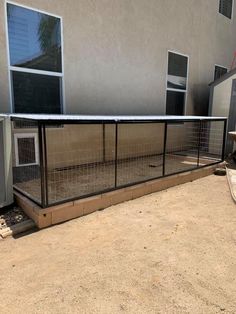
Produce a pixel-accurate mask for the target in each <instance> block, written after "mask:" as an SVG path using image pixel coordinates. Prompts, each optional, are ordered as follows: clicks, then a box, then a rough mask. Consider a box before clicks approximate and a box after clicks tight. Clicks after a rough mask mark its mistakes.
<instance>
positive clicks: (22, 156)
mask: <svg viewBox="0 0 236 314" xmlns="http://www.w3.org/2000/svg"><path fill="white" fill-rule="evenodd" d="M17 144H18V157H19V164H20V165H26V164H35V163H36V160H35V143H34V137H26V138H18V139H17Z"/></svg>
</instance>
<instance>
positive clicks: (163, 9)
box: [0, 0, 236, 114]
mask: <svg viewBox="0 0 236 314" xmlns="http://www.w3.org/2000/svg"><path fill="white" fill-rule="evenodd" d="M15 2H16V3H19V4H24V5H27V6H31V7H33V8H35V9H37V8H38V9H41V10H45V11H47V12H49V13H53V14H57V15H60V16H62V17H63V25H64V32H63V33H64V66H65V94H64V98H65V113H80V114H85V113H89V114H98V113H100V114H164V113H165V95H166V90H165V88H166V71H167V51H168V49H170V50H174V51H177V52H180V53H183V54H187V55H189V58H190V59H189V61H190V64H189V86H188V91H189V92H188V97H187V106H186V114H206V113H207V102H208V87H207V85H208V83H209V82H210V81H212V80H213V74H214V64H220V65H223V66H226V67H229V66H230V63H231V60H232V55H233V51H234V49H235V31H236V25H235V19H233V20H232V21H231V20H229V19H227V18H226V17H224V16H222V15H220V14H219V13H218V2H219V1H218V0H209V1H205V0H181V1H180V0H159V1H157V0H148V1H144V0H96V1H95V0H67V1H64V0H15ZM0 17H2V18H0V26H1V27H0V55H1V58H0V69H1V71H0V82H1V84H0V111H2V112H9V111H10V110H11V107H10V100H9V86H8V71H7V58H6V39H5V17H4V1H3V0H1V2H0Z"/></svg>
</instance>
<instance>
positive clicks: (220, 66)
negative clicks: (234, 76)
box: [213, 64, 228, 82]
mask: <svg viewBox="0 0 236 314" xmlns="http://www.w3.org/2000/svg"><path fill="white" fill-rule="evenodd" d="M216 67H219V68H222V69H225V70H227V72H226V73H228V68H227V67H225V66H223V65H220V64H215V65H214V72H213V82H214V81H215V80H218V79H219V78H218V79H215V71H216Z"/></svg>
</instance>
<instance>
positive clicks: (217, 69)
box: [214, 65, 227, 80]
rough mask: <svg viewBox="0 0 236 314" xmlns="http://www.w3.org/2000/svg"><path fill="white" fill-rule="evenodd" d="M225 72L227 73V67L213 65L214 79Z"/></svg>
mask: <svg viewBox="0 0 236 314" xmlns="http://www.w3.org/2000/svg"><path fill="white" fill-rule="evenodd" d="M225 73H227V69H226V68H223V67H220V66H217V65H216V66H215V76H214V80H217V79H218V78H220V77H221V76H222V75H224V74H225Z"/></svg>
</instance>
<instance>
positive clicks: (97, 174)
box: [15, 153, 215, 204]
mask: <svg viewBox="0 0 236 314" xmlns="http://www.w3.org/2000/svg"><path fill="white" fill-rule="evenodd" d="M212 162H215V160H211V159H203V158H201V159H200V165H206V164H209V163H212ZM162 164H163V157H162V156H160V155H158V156H145V157H142V158H141V157H140V158H136V159H130V160H129V159H127V160H125V161H123V162H120V163H119V164H118V167H117V184H118V186H123V185H126V184H130V183H133V182H141V181H145V180H149V179H152V178H157V177H161V176H162ZM194 168H197V157H196V153H195V156H194V157H191V161H189V160H188V158H186V157H184V156H179V155H167V156H166V174H173V173H175V172H178V171H187V170H191V169H194ZM26 171H32V168H28V170H26ZM114 184H115V164H114V163H108V164H91V165H87V166H86V167H76V166H75V167H71V168H70V169H67V170H56V169H55V170H51V171H49V176H48V198H49V204H53V203H55V202H58V201H64V200H68V199H70V198H74V197H80V196H84V195H88V194H92V193H96V192H99V191H104V190H107V189H111V188H114ZM15 185H16V186H17V187H18V188H20V189H21V190H22V191H25V192H27V193H28V194H29V195H31V196H33V198H34V199H36V200H38V201H39V202H40V197H41V196H40V186H41V183H40V179H39V178H38V179H34V180H29V181H26V182H21V183H17V184H15Z"/></svg>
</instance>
